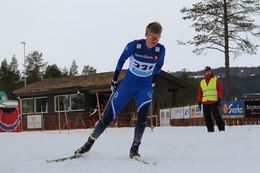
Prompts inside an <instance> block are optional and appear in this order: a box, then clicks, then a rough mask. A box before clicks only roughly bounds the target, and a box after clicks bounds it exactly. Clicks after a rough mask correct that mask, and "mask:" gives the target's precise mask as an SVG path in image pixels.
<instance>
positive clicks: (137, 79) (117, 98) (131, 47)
mask: <svg viewBox="0 0 260 173" xmlns="http://www.w3.org/2000/svg"><path fill="white" fill-rule="evenodd" d="M161 33H162V26H161V24H160V23H159V22H152V23H150V24H148V25H147V26H146V32H145V37H146V39H140V40H134V41H132V42H130V43H128V44H127V46H126V47H125V49H124V51H123V53H122V54H121V56H120V58H119V60H118V63H117V66H116V69H115V73H114V78H113V80H112V83H111V90H112V92H113V96H112V98H111V100H110V101H109V102H108V106H107V109H106V110H105V111H104V113H103V118H102V119H101V120H100V121H99V122H98V123H97V126H96V127H95V129H94V131H93V132H92V133H91V135H90V136H89V137H88V140H87V142H86V143H85V144H84V145H83V146H82V147H80V148H79V149H78V150H76V151H75V155H82V154H84V153H86V152H88V151H89V150H90V149H91V147H92V145H93V144H94V142H95V140H96V139H97V138H98V137H99V136H100V135H101V134H102V133H103V131H104V130H105V128H106V127H107V126H108V125H109V124H110V123H111V122H112V120H113V119H115V118H116V117H117V116H118V114H119V113H120V111H121V110H122V109H123V107H124V106H125V105H126V104H127V103H128V101H129V100H130V99H132V98H135V99H136V103H137V113H138V120H137V124H136V126H135V131H134V139H133V143H132V146H131V148H130V155H129V157H130V158H135V157H139V158H140V154H139V153H138V149H139V145H140V144H141V139H142V136H143V133H144V130H145V126H146V119H147V112H148V108H149V106H150V104H151V102H152V93H153V89H152V88H153V87H154V85H155V78H156V75H157V74H159V73H160V70H161V68H162V65H163V62H164V56H165V48H164V46H163V45H162V44H159V43H158V42H159V39H160V37H161ZM128 58H130V63H129V68H128V70H127V73H126V75H125V77H124V80H123V81H122V83H121V84H120V85H119V86H118V76H119V73H120V71H121V69H122V67H123V65H124V63H125V61H126V60H127V59H128Z"/></svg>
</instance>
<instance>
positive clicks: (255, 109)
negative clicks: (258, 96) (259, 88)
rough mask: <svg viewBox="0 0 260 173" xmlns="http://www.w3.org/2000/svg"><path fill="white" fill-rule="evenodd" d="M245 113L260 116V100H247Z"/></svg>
mask: <svg viewBox="0 0 260 173" xmlns="http://www.w3.org/2000/svg"><path fill="white" fill-rule="evenodd" d="M245 115H246V116H250V117H260V101H246V102H245Z"/></svg>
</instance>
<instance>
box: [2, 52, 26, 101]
mask: <svg viewBox="0 0 260 173" xmlns="http://www.w3.org/2000/svg"><path fill="white" fill-rule="evenodd" d="M19 79H20V74H19V70H18V64H17V59H16V58H15V55H14V56H13V57H12V61H11V63H10V65H9V64H8V62H7V60H6V58H5V59H4V60H3V61H2V62H1V66H0V81H1V82H0V90H1V91H5V92H6V93H7V95H8V98H10V99H12V98H13V95H12V92H13V91H14V90H15V89H18V88H19V87H21V86H22V83H21V82H20V81H19Z"/></svg>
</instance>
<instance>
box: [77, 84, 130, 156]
mask: <svg viewBox="0 0 260 173" xmlns="http://www.w3.org/2000/svg"><path fill="white" fill-rule="evenodd" d="M130 98H131V95H129V92H125V87H124V85H120V86H119V88H118V90H117V91H116V92H115V93H114V95H113V96H112V98H111V100H110V102H109V103H108V106H107V109H106V110H105V112H104V113H103V118H102V119H101V120H100V121H99V122H98V123H97V126H96V127H95V129H94V131H93V132H92V133H91V135H90V136H89V137H88V140H87V142H86V143H85V144H84V145H83V146H82V147H81V148H79V149H78V150H76V151H75V154H83V153H85V152H88V151H89V150H90V149H91V147H92V145H93V144H94V142H95V140H96V139H97V138H98V137H99V136H100V135H101V134H102V133H103V132H104V130H105V129H106V127H107V126H108V125H109V124H110V123H111V122H112V121H113V119H115V118H116V117H117V115H118V114H119V112H120V111H121V110H122V108H123V107H124V105H125V104H126V103H127V102H128V101H129V99H130Z"/></svg>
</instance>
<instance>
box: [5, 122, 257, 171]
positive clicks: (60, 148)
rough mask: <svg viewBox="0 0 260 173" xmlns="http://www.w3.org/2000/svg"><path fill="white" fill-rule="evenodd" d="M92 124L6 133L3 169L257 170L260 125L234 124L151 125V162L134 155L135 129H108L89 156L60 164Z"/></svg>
mask: <svg viewBox="0 0 260 173" xmlns="http://www.w3.org/2000/svg"><path fill="white" fill-rule="evenodd" d="M91 131H92V129H86V130H73V131H70V132H69V134H68V131H62V132H61V134H59V131H45V132H22V133H1V134H0V172H1V173H88V172H91V173H93V172H95V173H117V172H118V173H146V172H147V173H155V172H156V173H157V172H158V173H163V172H174V173H240V172H241V173H247V172H249V173H257V172H259V170H260V164H259V160H260V135H259V134H260V126H232V127H227V128H226V131H225V132H218V131H216V132H215V133H207V132H206V128H205V127H156V128H155V129H154V130H153V132H152V131H151V129H150V128H147V129H146V131H145V134H144V137H143V143H142V144H141V146H140V154H141V155H142V158H143V159H145V160H147V161H150V162H157V164H156V165H145V164H142V163H140V162H137V161H133V160H130V159H129V158H128V153H129V148H130V145H131V142H132V137H133V128H108V129H107V130H106V131H105V132H104V134H102V136H101V137H100V138H99V139H98V140H97V142H96V143H95V145H94V146H93V148H92V150H91V151H90V152H89V153H88V154H86V155H85V156H84V157H83V158H80V159H76V160H68V161H64V162H60V163H47V162H46V160H47V159H53V158H59V157H64V156H68V155H71V154H72V153H73V152H74V150H76V149H77V148H78V147H80V146H81V145H82V144H83V143H84V142H85V140H86V139H87V137H88V135H89V134H90V132H91Z"/></svg>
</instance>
